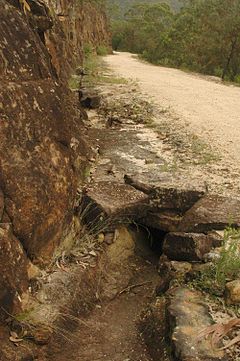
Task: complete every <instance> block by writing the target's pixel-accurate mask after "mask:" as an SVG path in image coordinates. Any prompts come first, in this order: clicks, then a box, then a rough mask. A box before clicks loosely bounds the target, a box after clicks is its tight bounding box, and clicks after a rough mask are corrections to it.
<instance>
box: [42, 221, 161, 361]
mask: <svg viewBox="0 0 240 361" xmlns="http://www.w3.org/2000/svg"><path fill="white" fill-rule="evenodd" d="M129 231H130V233H131V234H132V236H133V239H134V240H135V250H134V252H133V254H132V255H131V256H130V257H128V258H127V259H126V260H125V261H123V262H121V263H116V260H112V263H111V262H110V264H109V266H108V268H107V269H106V274H105V276H104V277H103V280H102V295H101V297H100V299H99V301H98V302H97V303H96V304H95V307H94V309H93V311H92V313H91V314H90V315H89V316H88V317H86V318H84V319H82V320H81V321H82V323H81V325H80V327H78V329H77V330H75V331H74V333H72V334H71V331H70V330H69V337H68V338H69V340H68V341H64V342H59V343H57V346H56V347H55V348H53V349H51V350H49V355H48V358H49V360H51V361H53V360H54V361H66V360H71V361H99V360H101V361H104V360H105V361H153V360H154V359H155V358H152V356H153V355H154V352H152V351H153V350H150V349H149V348H148V347H147V346H146V344H145V342H144V340H143V339H142V337H141V332H140V329H139V320H140V318H141V315H142V313H143V312H144V310H146V309H147V308H148V305H149V304H150V303H151V302H152V301H154V299H155V297H156V295H155V289H156V286H157V285H158V282H159V280H160V276H159V274H158V272H157V268H158V262H159V257H160V255H161V250H162V242H163V237H164V232H161V231H159V230H156V229H151V228H141V227H137V226H135V225H132V226H130V227H129ZM134 285H135V286H136V285H139V286H136V287H133V288H131V287H130V288H129V289H128V287H129V286H134ZM121 292H122V293H121ZM59 337H61V336H59ZM150 354H151V355H152V356H150ZM158 361H160V360H159V358H158Z"/></svg>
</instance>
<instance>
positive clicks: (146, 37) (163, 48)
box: [110, 0, 240, 81]
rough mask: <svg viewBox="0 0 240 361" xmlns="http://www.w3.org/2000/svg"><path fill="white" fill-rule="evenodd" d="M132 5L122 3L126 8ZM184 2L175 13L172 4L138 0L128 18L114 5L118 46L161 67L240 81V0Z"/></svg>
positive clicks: (113, 30)
mask: <svg viewBox="0 0 240 361" xmlns="http://www.w3.org/2000/svg"><path fill="white" fill-rule="evenodd" d="M130 2H133V1H130V0H125V1H122V0H121V3H122V5H124V4H125V5H127V4H126V3H128V4H129V3H130ZM110 3H111V4H113V3H114V1H110ZM174 3H175V5H176V3H177V2H176V1H175V2H174ZM182 3H183V4H182V7H181V9H180V8H179V11H177V12H176V11H174V10H173V8H172V7H171V6H170V5H169V2H168V4H166V3H162V2H161V1H158V2H156V1H150V2H149V1H148V2H147V4H143V3H142V2H141V1H140V3H139V1H138V3H137V4H135V5H133V6H132V7H131V8H129V9H128V10H127V11H126V13H125V15H124V18H121V16H118V17H117V16H116V8H113V7H112V8H111V10H112V14H113V15H112V19H113V20H112V32H113V48H114V49H115V50H126V51H130V52H134V53H138V54H140V55H141V56H142V57H143V58H144V59H146V60H148V61H150V62H153V63H156V64H162V65H166V66H173V67H182V68H187V69H191V70H196V71H200V72H203V73H207V74H213V75H218V76H221V77H222V78H223V79H228V80H231V81H240V0H182ZM122 9H123V7H122ZM124 9H126V7H125V6H124Z"/></svg>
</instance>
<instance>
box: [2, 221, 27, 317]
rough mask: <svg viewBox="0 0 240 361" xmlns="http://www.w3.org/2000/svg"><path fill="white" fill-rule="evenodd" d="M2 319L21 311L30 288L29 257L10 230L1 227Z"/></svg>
mask: <svg viewBox="0 0 240 361" xmlns="http://www.w3.org/2000/svg"><path fill="white" fill-rule="evenodd" d="M0 273H1V278H0V321H3V320H4V319H6V318H8V317H9V314H11V315H12V314H14V313H16V312H19V311H20V310H21V307H22V296H23V293H24V292H26V291H27V288H28V275H27V257H26V255H25V253H24V250H23V248H22V246H21V245H20V242H19V241H18V240H17V239H16V238H15V237H14V236H13V234H12V233H11V231H10V230H7V229H3V228H0Z"/></svg>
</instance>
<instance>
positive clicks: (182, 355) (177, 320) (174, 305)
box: [167, 287, 227, 361]
mask: <svg viewBox="0 0 240 361" xmlns="http://www.w3.org/2000/svg"><path fill="white" fill-rule="evenodd" d="M168 297H169V301H168V306H167V310H168V311H167V314H168V316H167V317H169V319H168V321H169V323H170V330H171V331H170V335H171V336H170V337H171V343H172V345H173V350H174V351H173V352H174V356H175V358H176V359H177V360H179V361H195V360H199V361H203V360H204V361H213V360H227V358H226V356H225V355H224V352H223V351H219V350H217V349H215V348H213V347H212V345H211V341H210V340H209V339H205V338H204V337H203V338H198V335H199V333H200V332H201V331H202V330H204V329H205V328H206V327H208V326H210V325H212V324H213V321H212V319H211V317H210V315H209V313H208V307H207V304H205V303H204V301H203V298H202V296H201V294H200V293H198V292H196V291H191V290H189V289H187V288H181V287H178V288H175V289H172V290H171V291H170V292H169V296H168Z"/></svg>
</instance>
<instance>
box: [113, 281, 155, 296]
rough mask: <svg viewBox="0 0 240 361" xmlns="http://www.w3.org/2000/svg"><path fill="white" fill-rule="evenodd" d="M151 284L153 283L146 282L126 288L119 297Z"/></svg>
mask: <svg viewBox="0 0 240 361" xmlns="http://www.w3.org/2000/svg"><path fill="white" fill-rule="evenodd" d="M150 283H152V281H146V282H143V283H137V284H135V285H130V286H128V287H126V288H124V289H123V290H122V291H120V292H119V293H118V296H121V295H122V294H123V293H126V292H130V291H132V290H133V289H134V288H137V287H143V286H145V285H148V284H150Z"/></svg>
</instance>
